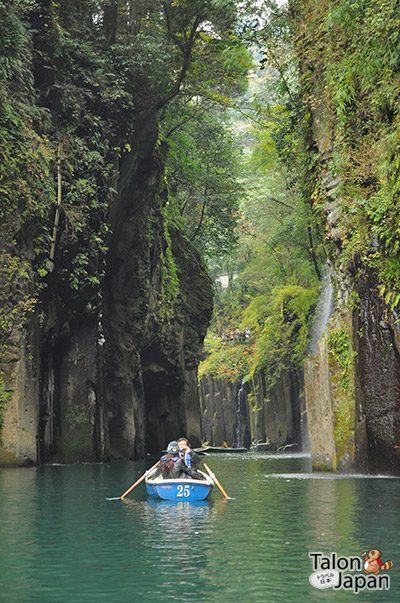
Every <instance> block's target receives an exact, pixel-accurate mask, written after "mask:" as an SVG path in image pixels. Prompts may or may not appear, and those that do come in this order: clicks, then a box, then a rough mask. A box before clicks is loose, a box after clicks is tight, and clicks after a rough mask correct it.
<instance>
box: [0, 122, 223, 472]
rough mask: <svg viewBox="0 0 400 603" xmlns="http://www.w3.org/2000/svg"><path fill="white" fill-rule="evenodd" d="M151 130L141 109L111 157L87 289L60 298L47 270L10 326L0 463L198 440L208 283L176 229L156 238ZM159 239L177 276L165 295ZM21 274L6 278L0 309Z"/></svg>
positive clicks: (159, 210)
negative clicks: (99, 263) (91, 286)
mask: <svg viewBox="0 0 400 603" xmlns="http://www.w3.org/2000/svg"><path fill="white" fill-rule="evenodd" d="M157 139H158V128H157V120H156V118H155V116H154V115H147V116H144V117H143V119H141V121H140V125H139V126H138V128H137V129H136V131H135V132H134V134H133V138H132V145H131V147H132V149H134V150H133V151H132V152H131V153H129V154H128V155H127V156H126V157H125V159H124V161H123V162H122V165H121V167H120V180H119V185H118V189H119V195H118V196H117V197H116V199H115V201H114V203H113V206H112V209H111V213H110V229H111V235H110V239H109V241H108V247H109V254H108V257H106V262H105V277H104V279H103V282H102V285H101V288H100V290H99V292H98V295H97V298H96V299H92V298H90V297H87V294H86V292H84V291H82V292H81V299H80V303H79V305H78V306H74V305H70V304H69V301H68V298H67V297H66V296H65V294H64V292H62V291H59V290H58V289H57V281H56V278H55V277H54V279H53V277H52V275H50V277H49V282H48V287H47V289H46V290H45V292H44V293H43V295H42V299H41V304H40V307H38V308H37V309H36V311H32V312H31V313H30V314H29V315H28V316H27V317H26V319H25V320H22V319H20V320H19V321H17V322H18V324H15V325H14V327H13V332H12V334H11V338H9V342H8V343H9V344H10V346H9V352H8V355H4V356H3V357H2V358H1V368H2V370H3V375H5V377H4V379H3V383H5V386H4V387H5V393H3V394H2V392H1V391H0V401H1V402H2V401H3V400H4V399H6V401H5V403H4V411H3V426H2V430H1V434H2V443H1V446H0V452H1V454H0V463H14V464H25V463H37V462H54V461H57V462H81V461H95V460H105V459H109V458H111V459H129V458H135V457H140V456H143V455H144V454H145V453H146V452H148V451H149V452H154V453H155V452H159V451H160V449H162V448H164V447H165V446H166V444H167V443H168V441H169V440H172V439H175V438H177V437H179V436H181V435H187V436H188V437H189V438H190V439H191V441H192V444H193V445H198V444H200V440H201V431H200V404H199V396H198V388H197V366H198V362H199V355H200V350H201V347H202V342H203V339H204V336H205V332H206V329H207V326H208V323H209V320H210V316H211V312H212V303H213V293H212V287H211V281H210V279H209V277H208V274H207V271H206V269H205V267H204V265H203V264H202V262H201V260H200V258H199V256H198V254H197V253H196V252H195V251H194V249H193V248H192V247H191V245H190V244H189V243H188V241H186V240H185V238H184V236H183V235H182V234H181V233H179V232H173V233H170V237H171V240H172V242H171V243H170V242H169V240H168V238H167V236H166V218H165V216H164V213H163V201H162V190H161V180H162V176H163V156H162V149H161V150H160V149H158V150H157V149H156V146H157ZM170 229H171V227H170ZM168 245H170V248H171V257H172V258H173V262H174V265H175V268H176V279H177V280H176V283H175V285H174V286H175V289H173V293H174V295H173V296H171V295H169V297H168V295H167V294H166V293H165V289H166V290H168V286H169V280H170V279H171V278H172V275H170V274H168V270H166V266H165V252H166V249H167V247H168ZM14 253H21V251H20V250H18V249H16V250H14ZM4 263H5V262H3V263H2V265H3V264H4ZM28 265H29V264H28ZM29 283H30V281H29V280H28V279H22V281H21V286H23V287H22V289H21V291H19V290H17V288H16V287H15V286H14V287H10V291H9V304H10V307H12V306H13V304H14V305H15V301H16V297H18V296H19V297H20V298H21V299H23V297H24V296H27V295H28V293H29V287H30V286H31V285H30V284H29ZM3 297H5V295H4V288H3ZM13 298H14V299H13ZM2 301H3V306H2V307H4V308H7V301H6V300H5V299H4V300H2Z"/></svg>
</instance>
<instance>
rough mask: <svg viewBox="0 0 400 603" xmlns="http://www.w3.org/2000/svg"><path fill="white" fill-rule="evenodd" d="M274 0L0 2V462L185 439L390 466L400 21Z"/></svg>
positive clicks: (111, 455)
mask: <svg viewBox="0 0 400 603" xmlns="http://www.w3.org/2000/svg"><path fill="white" fill-rule="evenodd" d="M267 4H268V3H267ZM269 4H270V3H269ZM273 4H274V7H272V8H273V10H272V9H271V7H269V8H268V6H266V7H264V8H265V10H267V9H268V10H269V9H271V12H270V13H268V15H269V21H267V22H266V23H262V22H261V25H258V29H257V27H256V26H255V25H253V24H252V23H253V22H252V21H251V20H250V19H251V18H255V17H254V15H255V14H256V12H251V11H250V12H247V13H245V14H244V15H243V14H241V15H240V14H238V12H237V6H236V3H234V2H222V3H218V2H211V1H210V2H208V1H207V2H191V3H186V2H183V1H182V2H171V3H168V2H161V1H160V2H158V0H157V1H156V0H154V2H151V3H146V2H144V1H143V2H137V3H131V2H126V3H124V2H117V1H116V0H115V2H114V1H107V2H100V3H94V2H91V1H90V0H85V1H82V2H78V1H77V0H68V2H66V3H63V6H61V5H58V4H57V3H54V2H51V1H50V0H46V1H45V2H41V3H30V2H28V1H26V2H25V1H21V2H12V3H11V4H10V6H9V7H5V5H4V4H3V3H0V23H1V25H0V33H1V37H2V40H3V43H2V50H1V52H2V55H3V58H4V61H3V62H2V63H1V66H0V80H1V85H2V87H1V95H0V128H1V130H0V132H1V150H0V154H1V156H0V159H1V163H2V172H1V178H0V194H1V199H0V217H1V225H0V268H1V272H0V285H1V290H0V318H1V320H0V336H1V345H2V351H1V355H0V415H1V417H0V426H1V427H0V430H1V431H0V433H1V440H0V464H2V465H25V464H40V463H41V464H43V463H54V462H57V463H79V462H94V461H105V460H109V459H115V460H124V459H134V458H142V457H144V456H145V455H146V454H148V453H150V454H156V453H158V452H159V451H160V450H162V449H164V447H165V445H166V443H167V442H168V441H169V440H171V439H175V438H176V437H178V436H180V435H186V437H188V438H189V439H190V441H191V443H192V445H193V446H199V445H200V444H201V443H202V442H204V441H207V442H209V443H210V444H213V445H220V444H221V443H222V442H223V441H227V442H228V443H229V444H231V443H232V442H233V440H236V441H237V443H238V444H239V445H243V446H245V447H249V446H250V444H251V441H252V440H253V439H256V440H259V441H263V442H268V443H269V445H270V446H271V449H273V450H277V449H279V448H281V447H285V446H287V445H297V446H299V447H303V449H304V448H307V447H308V445H309V446H310V454H311V459H312V464H313V468H314V469H315V470H323V471H333V472H336V471H339V472H366V473H368V472H371V473H390V474H398V473H399V468H400V463H399V461H400V458H399V455H400V412H399V411H400V396H399V393H400V326H399V316H398V312H399V302H400V281H399V274H400V271H399V268H400V259H399V258H400V256H399V253H400V248H399V225H400V220H399V210H398V207H399V204H398V195H399V193H398V191H399V190H400V189H399V187H398V180H399V159H398V157H399V149H400V144H399V141H400V136H399V133H400V130H399V117H398V109H397V107H398V98H399V90H400V87H399V82H400V75H399V68H398V65H399V62H398V58H399V56H398V55H399V52H400V50H399V48H400V41H399V39H398V38H399V35H400V34H399V31H400V28H399V27H398V26H399V25H400V14H399V11H398V8H396V6H393V3H391V2H390V1H388V2H380V3H377V2H360V3H358V4H357V6H355V5H354V6H353V5H352V6H351V7H349V5H348V3H347V2H346V1H345V0H340V1H339V2H336V3H335V2H333V1H331V0H323V1H322V2H321V1H320V2H316V0H302V1H301V2H295V1H293V2H289V4H288V6H287V7H286V6H283V7H282V6H279V5H278V4H276V3H273ZM252 10H253V11H256V9H254V8H253V9H252ZM249 15H250V16H249ZM246 19H248V20H249V21H246ZM243 22H244V23H248V27H247V29H246V27H244V26H243ZM249 32H250V33H249ZM365 32H366V33H365ZM240 36H242V39H240ZM255 39H257V43H258V44H259V46H260V47H261V48H263V51H262V52H265V60H264V59H263V60H264V63H265V64H267V66H268V65H269V67H268V69H267V72H266V75H265V79H262V78H263V77H264V76H262V75H260V72H259V70H258V69H255V68H254V67H252V64H253V63H252V60H251V57H250V55H249V52H248V51H247V50H246V49H245V45H246V44H247V45H248V46H250V45H251V44H254V40H255ZM268 60H269V61H270V63H268ZM365 64H368V65H369V69H368V70H365V69H364V65H365ZM277 65H278V67H277ZM167 66H168V67H167ZM251 69H253V72H252V78H253V79H251V78H247V73H248V71H249V70H250V71H251ZM285 70H286V71H285ZM206 73H207V74H208V75H207V77H206V75H205V74H206ZM294 73H296V76H295V75H294ZM380 74H383V75H382V76H381V75H380ZM247 79H249V80H250V83H251V82H253V83H252V84H251V85H250V92H246V86H247ZM255 80H257V81H258V84H257V85H258V86H259V87H258V88H256V87H255V84H254V82H255ZM251 86H253V88H252V87H251ZM279 86H282V91H281V90H280V88H279ZM254 90H256V93H254V94H253V92H254ZM246 94H247V97H246ZM252 94H253V96H251V95H252ZM250 96H251V98H250ZM243 97H244V98H245V99H246V100H245V101H242V100H240V102H239V100H238V99H242V98H243ZM240 103H242V104H240ZM245 103H247V104H245ZM230 106H234V107H235V109H238V107H239V109H240V111H239V115H240V116H241V117H240V119H239V126H238V125H237V124H236V125H235V127H232V125H231V122H230V125H229V127H228V126H227V125H226V124H227V123H229V122H228V117H227V116H226V115H225V113H226V111H225V110H226V107H230ZM246 112H247V113H246ZM243 114H246V117H247V116H248V115H250V119H249V121H250V122H251V123H252V126H251V127H252V128H253V129H250V126H246V127H244V126H243V123H242V122H241V121H240V120H241V119H244V118H243ZM235 128H236V130H238V132H239V134H238V135H237V132H235V135H237V138H232V139H230V138H229V136H230V133H229V132H230V130H232V129H235ZM246 128H247V129H246ZM225 130H226V131H225ZM196 133H197V135H198V138H199V139H198V140H197V139H196ZM200 134H201V136H200ZM240 137H242V139H245V142H246V141H247V142H248V140H251V144H250V143H248V144H249V145H250V146H251V148H252V149H253V150H252V151H249V152H247V151H246V152H245V151H242V150H241V149H242V148H245V149H246V148H247V147H246V145H244V147H240V143H239V140H240ZM247 142H246V144H247ZM60 143H62V152H61V157H59V158H58V160H59V162H60V163H61V173H62V201H61V204H60V206H61V210H60V212H61V213H60V220H59V223H58V225H57V222H56V220H55V216H56V214H57V207H56V205H57V204H56V189H57V148H59V145H60ZM236 147H237V148H236ZM227 149H229V152H228V150H227ZM235 151H238V152H239V151H240V153H241V157H240V162H241V164H243V165H244V168H243V171H242V172H240V173H239V172H238V174H239V175H235V174H234V171H235V169H236V168H235V169H234V167H233V165H234V162H235V161H236V160H237V157H236V158H235V157H234V155H233V153H234V152H235ZM230 153H232V155H231V154H230ZM240 153H239V154H240ZM250 155H251V157H250ZM239 200H240V201H241V205H240V203H239ZM54 233H55V236H54ZM52 243H54V245H55V252H54V257H53V258H51V255H50V248H51V245H52ZM235 245H236V247H235ZM224 254H225V255H224ZM222 256H223V257H224V258H225V259H224V260H223V261H222V260H221V261H219V258H221V257H222ZM216 258H218V260H217V259H216ZM232 258H234V261H233V259H232ZM206 260H207V262H208V266H207V263H206ZM228 260H231V264H230V265H228V264H229V261H228ZM221 262H222V263H223V262H225V264H226V265H228V268H229V270H230V271H231V273H232V274H233V273H235V276H237V278H235V280H234V281H233V282H232V283H231V287H230V289H229V291H227V292H225V293H224V292H222V293H218V291H215V290H214V289H215V287H214V284H213V280H215V279H214V277H215V274H214V273H215V272H216V271H218V270H221V267H222V266H221ZM234 263H235V265H234V266H233V268H232V265H233V264H234ZM325 265H327V266H328V270H329V275H330V281H331V283H332V286H333V295H332V296H330V297H329V296H328V297H327V298H326V309H327V312H326V313H325V314H324V316H323V318H321V320H322V326H321V328H320V329H319V330H318V335H317V336H316V339H318V340H319V343H318V344H317V345H316V346H314V347H312V348H311V349H310V347H309V345H310V344H309V342H310V337H312V330H311V325H312V324H313V319H314V317H315V314H316V308H317V300H318V296H319V295H320V293H321V282H322V281H323V278H324V277H323V270H324V266H325ZM223 268H224V269H225V265H224V266H223ZM213 271H214V272H213ZM210 275H212V277H213V278H211V276H210ZM325 291H326V290H325ZM331 293H332V291H331ZM214 297H215V300H216V301H215V308H214V315H213V304H214V299H213V298H214ZM332 299H334V301H335V304H334V309H333V308H332V304H331V300H332ZM210 321H211V327H210V330H209V332H208V335H207V337H206V333H207V329H208V328H209V324H210ZM234 326H235V327H236V326H239V327H240V328H243V329H245V328H246V329H247V328H249V332H251V338H250V339H249V341H242V342H239V343H232V344H231V343H229V342H223V341H222V338H221V333H222V332H224V330H225V329H227V328H229V329H230V328H233V327H234ZM205 338H206V339H205ZM204 339H205V341H206V345H205V348H204V349H203V341H204ZM201 360H202V362H201ZM199 365H200V377H199V381H198V367H199Z"/></svg>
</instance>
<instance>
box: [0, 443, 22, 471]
mask: <svg viewBox="0 0 400 603" xmlns="http://www.w3.org/2000/svg"><path fill="white" fill-rule="evenodd" d="M21 464H22V463H21V462H20V461H19V459H18V457H17V455H16V454H15V452H11V451H9V450H4V448H0V467H18V466H20V465H21Z"/></svg>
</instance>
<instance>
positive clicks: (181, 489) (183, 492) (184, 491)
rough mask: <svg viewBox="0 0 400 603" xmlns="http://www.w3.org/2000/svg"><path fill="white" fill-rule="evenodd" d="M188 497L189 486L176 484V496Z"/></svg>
mask: <svg viewBox="0 0 400 603" xmlns="http://www.w3.org/2000/svg"><path fill="white" fill-rule="evenodd" d="M189 495H190V486H189V485H187V486H183V485H182V484H178V494H177V496H184V497H185V498H187V497H188V496H189Z"/></svg>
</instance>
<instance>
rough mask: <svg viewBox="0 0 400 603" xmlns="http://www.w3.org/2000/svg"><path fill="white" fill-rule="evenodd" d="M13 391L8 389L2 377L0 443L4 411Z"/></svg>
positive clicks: (0, 385) (0, 389)
mask: <svg viewBox="0 0 400 603" xmlns="http://www.w3.org/2000/svg"><path fill="white" fill-rule="evenodd" d="M11 396H12V392H10V391H9V390H7V389H6V386H5V383H4V381H3V379H2V378H1V377H0V443H1V428H2V426H3V412H4V408H5V405H6V404H7V402H9V401H10V399H11Z"/></svg>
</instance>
